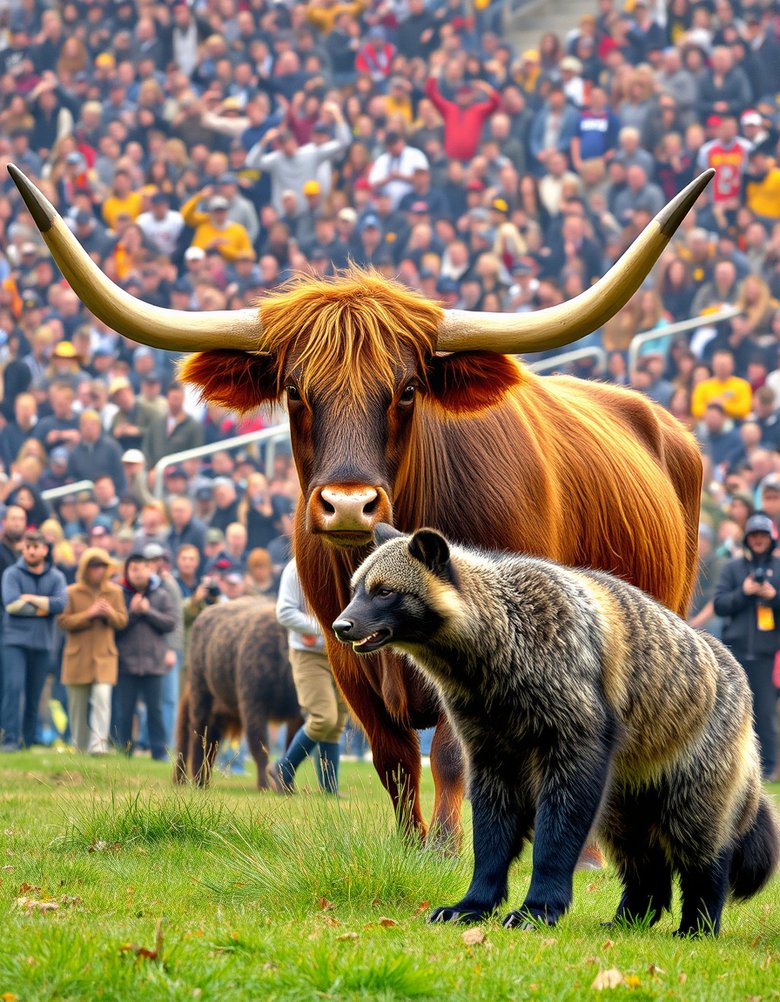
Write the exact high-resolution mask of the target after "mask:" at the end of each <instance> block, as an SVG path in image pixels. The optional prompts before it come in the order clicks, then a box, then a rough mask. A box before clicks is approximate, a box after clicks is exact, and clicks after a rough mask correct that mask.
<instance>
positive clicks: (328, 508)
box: [320, 494, 336, 515]
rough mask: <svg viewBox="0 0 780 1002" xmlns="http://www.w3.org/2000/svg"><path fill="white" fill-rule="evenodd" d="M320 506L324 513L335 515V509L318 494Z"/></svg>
mask: <svg viewBox="0 0 780 1002" xmlns="http://www.w3.org/2000/svg"><path fill="white" fill-rule="evenodd" d="M320 504H321V505H322V507H323V509H324V511H325V512H326V513H327V514H328V515H335V514H336V509H335V507H334V506H333V505H332V504H331V503H330V501H326V500H325V498H324V497H323V496H322V495H321V494H320Z"/></svg>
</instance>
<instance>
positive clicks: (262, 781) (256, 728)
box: [244, 713, 268, 790]
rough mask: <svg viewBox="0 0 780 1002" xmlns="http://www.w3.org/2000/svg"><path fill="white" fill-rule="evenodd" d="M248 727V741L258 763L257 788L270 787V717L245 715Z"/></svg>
mask: <svg viewBox="0 0 780 1002" xmlns="http://www.w3.org/2000/svg"><path fill="white" fill-rule="evenodd" d="M244 720H245V727H246V742H247V744H248V745H249V751H250V754H251V755H252V758H253V759H254V760H255V762H256V763H257V788H258V790H267V789H268V776H267V775H266V769H267V768H268V718H267V717H266V716H265V715H261V714H259V713H254V714H252V715H251V716H248V717H244Z"/></svg>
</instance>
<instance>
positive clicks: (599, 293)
mask: <svg viewBox="0 0 780 1002" xmlns="http://www.w3.org/2000/svg"><path fill="white" fill-rule="evenodd" d="M714 173H715V171H714V170H712V169H710V170H707V171H705V172H704V173H703V174H700V175H699V176H698V177H697V178H696V179H695V180H693V181H691V183H690V184H689V185H688V186H687V187H685V188H684V189H683V190H682V191H681V192H680V194H679V195H677V196H676V197H675V198H673V199H672V201H671V202H670V203H669V204H668V205H667V206H666V207H665V208H664V209H662V210H661V211H660V212H659V213H658V215H657V216H656V217H655V219H653V220H652V222H650V223H648V224H647V226H646V227H645V229H644V230H643V231H642V233H640V234H639V236H638V237H637V238H636V240H635V241H634V242H633V243H632V244H631V246H630V247H629V248H628V250H627V251H626V252H625V254H623V256H622V257H621V258H620V260H619V261H617V262H616V263H615V264H614V265H613V266H612V267H611V268H610V269H609V271H608V272H607V274H606V275H605V276H604V277H603V278H602V279H601V280H600V281H598V282H596V284H595V285H592V286H591V287H590V288H589V289H586V290H585V292H582V293H580V295H579V296H576V297H575V298H574V299H570V300H569V301H568V302H567V303H560V304H559V305H558V306H550V307H548V308H547V309H544V310H537V311H536V312H535V313H476V312H471V311H468V310H445V311H444V319H443V320H442V322H441V324H440V326H439V337H438V341H437V349H438V350H439V351H475V350H481V351H495V352H500V353H502V354H505V355H509V354H512V355H514V354H520V353H522V352H531V351H544V350H546V349H549V348H560V347H561V346H562V345H565V344H571V342H572V341H576V340H577V339H578V338H581V337H584V336H585V335H586V334H590V333H591V332H592V331H595V330H598V328H599V327H601V325H602V324H604V323H605V322H606V321H607V320H609V319H610V317H613V316H614V315H615V314H616V313H617V312H618V310H619V309H621V308H622V307H623V306H624V305H625V304H626V303H627V302H628V300H629V299H630V298H631V297H632V296H633V295H634V293H635V292H636V290H637V289H638V288H639V286H640V285H641V284H642V282H643V281H644V279H645V277H646V275H647V274H648V272H649V271H650V269H651V268H652V267H653V265H654V264H655V262H656V261H657V260H658V258H659V256H660V254H661V251H662V250H663V249H664V247H666V245H667V244H668V243H669V241H670V240H671V238H672V236H673V234H674V231H675V230H676V229H677V227H678V226H679V225H680V223H681V222H682V221H683V219H684V218H685V216H686V215H687V213H688V210H689V209H690V208H691V207H692V206H693V203H694V202H695V201H696V199H697V198H698V197H699V195H700V194H701V193H702V192H703V191H704V189H705V188H706V187H707V185H708V184H709V182H710V179H711V178H712V176H713V175H714Z"/></svg>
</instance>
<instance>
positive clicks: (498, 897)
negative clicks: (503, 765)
mask: <svg viewBox="0 0 780 1002" xmlns="http://www.w3.org/2000/svg"><path fill="white" fill-rule="evenodd" d="M494 773H495V770H493V769H490V770H484V771H483V770H480V769H479V767H477V766H475V765H474V764H473V763H472V767H471V776H470V781H469V797H470V800H471V811H472V818H473V822H472V827H473V840H474V875H473V877H472V878H471V884H470V886H469V889H468V890H467V891H466V894H465V896H464V897H463V898H462V899H461V900H460V901H458V902H457V904H454V905H443V906H441V907H439V908H436V909H434V911H433V912H432V913H431V915H430V918H429V919H428V921H429V922H479V921H480V919H483V918H484V917H485V916H486V915H489V914H490V913H491V912H492V911H493V910H494V909H495V908H496V906H497V905H499V904H500V903H501V902H502V901H504V900H505V899H506V896H507V889H508V874H509V866H510V864H511V863H512V860H513V859H515V858H516V857H517V856H518V855H519V853H520V850H521V849H522V847H523V841H524V840H525V839H526V838H527V837H528V835H529V833H530V831H531V827H532V825H533V805H532V803H531V801H530V798H524V796H523V794H524V790H523V789H522V788H520V784H519V783H518V786H517V787H515V786H514V783H513V784H512V785H511V786H510V785H509V784H507V783H505V782H503V781H502V779H501V777H500V776H496V775H495V774H494Z"/></svg>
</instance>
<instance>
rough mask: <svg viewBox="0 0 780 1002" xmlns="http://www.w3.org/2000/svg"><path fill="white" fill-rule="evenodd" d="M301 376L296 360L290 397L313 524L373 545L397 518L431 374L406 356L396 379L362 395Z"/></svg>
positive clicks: (334, 538) (343, 542) (287, 386)
mask: <svg viewBox="0 0 780 1002" xmlns="http://www.w3.org/2000/svg"><path fill="white" fill-rule="evenodd" d="M301 376H302V373H301V372H300V370H299V368H298V367H296V365H295V364H294V362H293V364H291V366H290V369H289V371H288V373H286V374H285V378H284V395H285V397H286V400H287V409H288V413H289V416H290V433H291V438H292V446H293V454H294V456H295V461H296V464H297V467H298V475H299V478H300V482H301V488H302V490H303V493H304V501H305V511H306V529H307V531H309V532H313V533H315V534H317V535H320V536H322V537H323V539H324V540H326V541H327V542H328V543H331V544H333V545H334V546H341V547H344V546H347V547H349V546H365V545H367V544H368V543H370V541H371V534H372V532H373V530H374V527H375V526H376V525H377V524H378V523H379V522H392V518H393V502H394V497H395V485H396V482H397V479H398V472H399V469H400V468H401V466H402V465H403V463H404V462H405V461H406V457H407V455H408V451H409V446H410V441H411V440H412V437H413V435H414V434H415V432H414V428H415V415H416V411H417V409H418V407H419V406H420V403H421V397H423V396H424V395H425V393H426V391H427V385H428V381H427V378H426V374H425V373H424V372H420V371H418V369H417V367H416V366H415V364H414V360H413V359H400V360H399V361H398V364H397V366H396V371H395V375H394V379H393V382H392V383H391V384H387V383H386V381H385V380H376V381H375V382H374V383H373V384H372V385H370V391H369V393H368V394H366V395H361V397H360V398H356V397H355V396H354V395H353V394H343V393H336V392H329V391H327V390H323V389H322V388H321V387H312V386H311V385H308V386H307V384H306V381H305V380H303V379H301ZM304 387H306V388H304Z"/></svg>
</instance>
